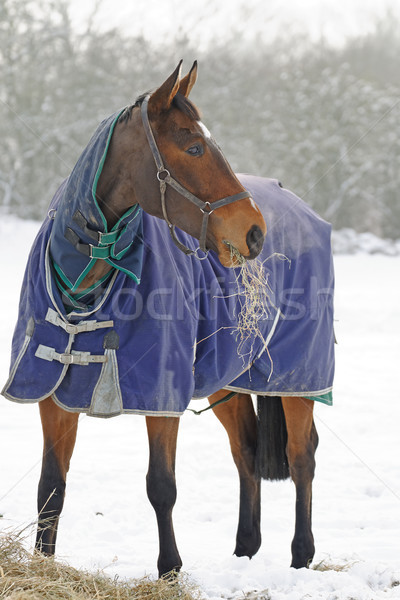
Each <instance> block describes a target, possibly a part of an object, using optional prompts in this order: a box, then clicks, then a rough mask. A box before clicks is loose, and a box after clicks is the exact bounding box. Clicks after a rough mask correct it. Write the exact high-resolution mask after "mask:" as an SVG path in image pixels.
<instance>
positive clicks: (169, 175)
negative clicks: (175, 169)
mask: <svg viewBox="0 0 400 600" xmlns="http://www.w3.org/2000/svg"><path fill="white" fill-rule="evenodd" d="M161 174H165V176H164V177H161ZM170 177H171V173H170V172H169V171H168V169H165V168H164V169H160V170H159V171H157V179H158V181H160V182H161V181H165V180H166V179H169V178H170Z"/></svg>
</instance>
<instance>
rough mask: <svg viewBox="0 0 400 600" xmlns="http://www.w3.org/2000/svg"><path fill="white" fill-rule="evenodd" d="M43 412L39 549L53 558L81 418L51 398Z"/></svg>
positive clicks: (41, 411)
mask: <svg viewBox="0 0 400 600" xmlns="http://www.w3.org/2000/svg"><path fill="white" fill-rule="evenodd" d="M39 410H40V418H41V421H42V428H43V442H44V444H43V460H42V472H41V476H40V481H39V487H38V514H39V517H38V529H37V537H36V545H35V548H36V550H39V551H40V552H42V553H43V554H46V555H53V554H54V552H55V545H56V537H57V527H58V521H59V517H60V514H61V511H62V508H63V504H64V496H65V485H66V476H67V472H68V469H69V463H70V459H71V456H72V452H73V450H74V446H75V439H76V432H77V426H78V418H79V415H78V414H76V413H69V412H66V411H65V410H63V409H62V408H60V407H59V406H57V405H56V404H55V403H54V402H53V400H52V399H51V398H47V399H46V400H42V401H41V402H40V403H39Z"/></svg>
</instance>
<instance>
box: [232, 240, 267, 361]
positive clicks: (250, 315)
mask: <svg viewBox="0 0 400 600" xmlns="http://www.w3.org/2000/svg"><path fill="white" fill-rule="evenodd" d="M225 243H226V244H227V246H228V247H229V249H230V253H231V261H232V263H235V262H236V266H237V267H238V273H237V275H236V285H237V290H238V291H237V295H238V298H239V305H240V309H239V313H238V315H237V330H236V332H237V341H238V353H239V354H240V355H241V356H242V358H243V360H244V361H245V359H246V356H247V355H249V356H251V355H252V353H253V346H254V343H255V340H256V339H257V338H258V339H261V341H262V342H263V344H264V346H265V348H266V342H265V340H264V338H263V335H262V333H261V329H260V321H263V320H265V319H268V318H270V315H271V308H272V307H273V306H274V305H273V303H272V301H271V295H272V290H271V286H270V284H269V281H268V276H269V275H268V272H267V271H266V269H265V267H264V264H263V263H262V262H261V261H260V260H258V259H253V260H251V261H249V260H246V258H245V257H244V256H243V255H242V254H241V253H240V252H239V250H237V248H235V247H234V246H233V245H232V244H230V243H229V242H225ZM252 338H253V343H252V346H251V349H250V350H249V349H247V351H245V346H246V342H248V341H249V340H250V339H252ZM266 349H267V348H266ZM267 351H268V349H267ZM271 363H272V360H271Z"/></svg>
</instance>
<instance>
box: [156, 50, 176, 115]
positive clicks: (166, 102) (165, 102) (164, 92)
mask: <svg viewBox="0 0 400 600" xmlns="http://www.w3.org/2000/svg"><path fill="white" fill-rule="evenodd" d="M182 62H183V61H182V60H181V61H180V62H179V64H178V66H177V67H176V69H175V71H174V72H173V73H172V75H170V76H169V77H168V79H167V80H166V81H164V83H163V84H162V85H160V87H159V88H158V89H157V90H156V91H155V92H153V94H152V95H151V96H150V98H149V110H151V111H152V112H157V113H160V112H162V111H163V110H168V109H169V107H170V106H171V103H172V100H173V99H174V97H175V96H176V94H177V92H178V90H179V80H180V76H181V69H182Z"/></svg>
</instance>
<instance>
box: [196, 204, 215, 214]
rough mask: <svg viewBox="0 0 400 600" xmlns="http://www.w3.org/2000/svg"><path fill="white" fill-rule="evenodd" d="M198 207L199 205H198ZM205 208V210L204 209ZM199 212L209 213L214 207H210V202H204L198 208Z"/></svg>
mask: <svg viewBox="0 0 400 600" xmlns="http://www.w3.org/2000/svg"><path fill="white" fill-rule="evenodd" d="M199 208H200V207H199ZM206 209H207V210H206ZM200 210H201V212H202V213H203V214H205V215H211V213H213V212H214V209H213V208H211V203H210V202H204V206H203V207H201V208H200Z"/></svg>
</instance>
